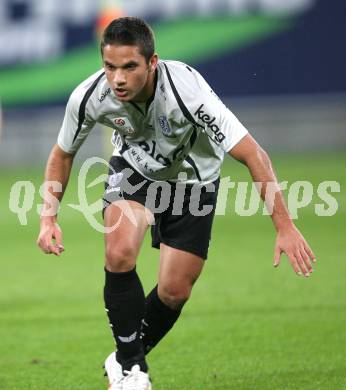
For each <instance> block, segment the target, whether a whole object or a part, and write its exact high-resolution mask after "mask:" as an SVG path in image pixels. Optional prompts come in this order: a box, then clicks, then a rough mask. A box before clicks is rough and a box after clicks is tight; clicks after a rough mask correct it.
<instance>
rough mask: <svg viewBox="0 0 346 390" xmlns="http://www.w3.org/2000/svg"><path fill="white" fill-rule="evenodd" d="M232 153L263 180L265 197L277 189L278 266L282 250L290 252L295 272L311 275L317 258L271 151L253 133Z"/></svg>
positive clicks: (274, 214)
mask: <svg viewBox="0 0 346 390" xmlns="http://www.w3.org/2000/svg"><path fill="white" fill-rule="evenodd" d="M228 153H229V154H230V155H231V156H232V157H234V158H235V159H236V160H238V161H240V162H242V163H243V164H245V165H246V166H247V167H248V169H249V171H250V174H251V176H252V179H253V181H254V182H257V183H262V185H261V190H260V191H261V198H262V199H263V200H265V199H268V194H267V197H266V193H267V189H268V191H269V189H270V191H274V192H273V193H274V194H275V195H274V198H273V205H272V213H271V218H272V220H273V224H274V226H275V229H276V232H277V237H276V243H275V250H274V266H275V267H277V266H278V265H279V264H280V257H281V253H286V255H287V256H288V258H289V260H290V263H291V265H292V267H293V269H294V271H295V272H296V273H297V274H298V275H301V274H303V275H305V276H309V275H310V273H311V272H312V266H311V261H312V262H315V261H316V259H315V255H314V254H313V252H312V250H311V249H310V247H309V245H308V243H307V242H306V240H305V238H304V237H303V235H302V234H301V233H300V232H299V230H298V229H297V228H296V226H295V225H294V223H293V221H292V219H291V217H290V215H289V212H288V209H287V207H286V204H285V200H284V197H283V195H282V192H281V190H280V187H279V184H278V181H277V178H276V176H275V173H274V170H273V167H272V164H271V161H270V158H269V156H268V154H267V153H266V152H265V151H264V150H263V149H262V148H261V147H260V145H259V144H258V143H257V142H256V141H255V140H254V138H253V137H252V136H251V135H250V134H247V135H246V136H245V137H243V138H242V139H241V140H240V141H239V142H238V143H237V144H236V145H235V146H234V147H233V148H232V149H231V150H230V151H229V152H228ZM269 183H271V184H270V186H269V185H268V184H269ZM269 198H270V196H269Z"/></svg>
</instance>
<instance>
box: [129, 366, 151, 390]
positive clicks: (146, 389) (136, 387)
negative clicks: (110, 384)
mask: <svg viewBox="0 0 346 390" xmlns="http://www.w3.org/2000/svg"><path fill="white" fill-rule="evenodd" d="M124 373H125V376H124V379H123V381H122V384H123V388H122V390H151V382H150V379H149V375H148V374H147V373H146V372H143V371H141V369H140V367H139V365H138V364H135V365H134V366H133V367H132V368H131V371H126V370H125V371H124Z"/></svg>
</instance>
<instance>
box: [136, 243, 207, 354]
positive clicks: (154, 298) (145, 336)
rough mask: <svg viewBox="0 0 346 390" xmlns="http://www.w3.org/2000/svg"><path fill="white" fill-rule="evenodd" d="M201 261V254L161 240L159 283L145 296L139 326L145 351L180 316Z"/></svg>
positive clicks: (196, 276)
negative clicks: (144, 308) (143, 314)
mask: <svg viewBox="0 0 346 390" xmlns="http://www.w3.org/2000/svg"><path fill="white" fill-rule="evenodd" d="M203 264H204V260H203V259H202V258H201V257H200V256H197V255H195V254H192V253H189V252H186V251H183V250H179V249H175V248H172V247H170V246H168V245H165V244H163V243H161V245H160V270H159V280H158V285H157V286H155V287H154V289H153V290H152V291H151V292H150V294H149V295H148V296H147V299H146V315H145V319H144V321H143V327H142V341H143V346H144V350H145V352H146V353H148V352H149V351H150V350H151V349H152V348H153V347H155V345H156V344H157V343H158V342H159V341H160V340H161V339H162V338H163V337H164V336H165V335H166V333H167V332H168V331H169V330H170V329H171V328H172V326H173V325H174V323H175V322H176V321H177V319H178V318H179V315H180V313H181V309H182V307H183V306H184V304H185V302H186V301H187V300H188V299H189V297H190V294H191V290H192V287H193V285H194V283H195V281H196V280H197V279H198V277H199V275H200V273H201V271H202V268H203Z"/></svg>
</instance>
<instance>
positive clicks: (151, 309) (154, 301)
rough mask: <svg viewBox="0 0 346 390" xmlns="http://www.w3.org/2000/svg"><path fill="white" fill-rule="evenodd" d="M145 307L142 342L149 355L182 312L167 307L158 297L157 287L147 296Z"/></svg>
mask: <svg viewBox="0 0 346 390" xmlns="http://www.w3.org/2000/svg"><path fill="white" fill-rule="evenodd" d="M145 307H146V312H145V317H144V320H143V326H142V342H143V347H144V352H145V354H147V353H148V352H149V351H150V350H151V349H152V348H154V347H155V345H156V344H157V343H158V342H159V341H160V340H161V339H162V338H163V337H164V335H165V334H166V333H167V332H168V331H169V330H170V329H171V328H172V326H173V325H174V323H175V321H176V320H177V319H178V317H179V316H180V313H181V310H173V309H171V308H170V307H168V306H167V305H165V304H164V303H163V302H162V301H161V299H160V298H159V296H158V293H157V286H155V287H154V288H153V290H152V291H151V292H150V294H149V295H148V296H147V298H146V302H145Z"/></svg>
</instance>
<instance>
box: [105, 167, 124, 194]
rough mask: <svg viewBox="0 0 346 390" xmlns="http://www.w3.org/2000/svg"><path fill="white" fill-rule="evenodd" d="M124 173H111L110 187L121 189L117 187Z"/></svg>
mask: <svg viewBox="0 0 346 390" xmlns="http://www.w3.org/2000/svg"><path fill="white" fill-rule="evenodd" d="M123 176H124V174H123V173H122V172H119V173H114V174H113V175H110V176H109V178H108V184H109V187H111V188H112V189H114V190H116V191H119V190H120V187H117V185H118V184H119V183H120V182H121V180H122V178H123Z"/></svg>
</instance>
